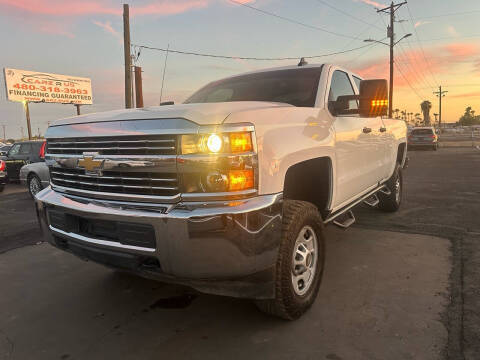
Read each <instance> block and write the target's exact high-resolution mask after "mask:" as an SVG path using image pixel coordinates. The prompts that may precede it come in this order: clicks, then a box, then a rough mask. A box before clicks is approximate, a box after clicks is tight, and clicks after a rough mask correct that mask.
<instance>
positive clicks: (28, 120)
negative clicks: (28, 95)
mask: <svg viewBox="0 0 480 360" xmlns="http://www.w3.org/2000/svg"><path fill="white" fill-rule="evenodd" d="M24 107H25V117H26V118H27V130H28V140H32V126H31V125H30V109H29V108H28V101H25V102H24ZM22 129H23V128H22ZM22 138H23V130H22Z"/></svg>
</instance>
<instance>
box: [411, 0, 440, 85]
mask: <svg viewBox="0 0 480 360" xmlns="http://www.w3.org/2000/svg"><path fill="white" fill-rule="evenodd" d="M406 7H407V11H408V15H409V17H410V22H411V24H412V26H413V31H414V32H415V36H416V37H417V40H418V44H419V45H420V50H421V51H422V55H423V58H424V60H425V63H426V64H427V70H428V72H429V73H430V75H432V79H433V82H434V83H435V84H438V81H437V79H436V78H435V75H433V73H432V70H430V67H431V64H430V63H429V62H428V60H427V57H426V55H425V51H424V50H423V46H422V41H421V40H420V36H418V32H417V28H416V27H415V24H414V22H413V20H412V18H413V16H412V12H411V11H410V6H408V3H407V6H406Z"/></svg>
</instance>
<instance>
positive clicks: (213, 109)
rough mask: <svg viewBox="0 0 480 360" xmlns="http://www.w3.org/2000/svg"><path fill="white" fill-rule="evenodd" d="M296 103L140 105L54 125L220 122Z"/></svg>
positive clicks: (203, 123)
mask: <svg viewBox="0 0 480 360" xmlns="http://www.w3.org/2000/svg"><path fill="white" fill-rule="evenodd" d="M290 106H292V105H289V104H283V103H273V102H261V101H237V102H222V103H203V104H180V105H166V106H153V107H147V108H140V109H122V110H115V111H106V112H101V113H93V114H87V115H80V116H75V117H70V118H66V119H61V120H58V121H56V122H55V123H53V124H52V126H59V125H70V124H84V123H94V122H104V121H122V120H148V119H174V118H183V119H187V120H190V121H193V122H195V123H197V124H199V125H218V124H221V123H223V122H224V121H225V119H226V118H227V117H228V116H229V115H230V114H232V113H237V112H241V111H246V110H255V109H265V108H274V107H290Z"/></svg>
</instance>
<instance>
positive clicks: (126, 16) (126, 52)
mask: <svg viewBox="0 0 480 360" xmlns="http://www.w3.org/2000/svg"><path fill="white" fill-rule="evenodd" d="M123 56H124V58H125V108H126V109H131V108H132V69H131V66H132V60H131V58H130V11H129V8H128V4H123Z"/></svg>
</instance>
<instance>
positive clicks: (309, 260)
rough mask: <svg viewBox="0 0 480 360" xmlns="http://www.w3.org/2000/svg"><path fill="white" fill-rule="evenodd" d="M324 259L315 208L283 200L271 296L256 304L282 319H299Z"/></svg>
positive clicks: (317, 283)
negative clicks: (273, 287) (273, 293)
mask: <svg viewBox="0 0 480 360" xmlns="http://www.w3.org/2000/svg"><path fill="white" fill-rule="evenodd" d="M324 262H325V240H324V237H323V222H322V218H321V216H320V214H319V212H318V209H317V208H316V207H315V206H314V205H313V204H311V203H308V202H305V201H296V200H285V202H284V204H283V225H282V235H281V243H280V247H279V251H278V258H277V264H276V279H275V299H271V300H259V301H257V302H256V304H257V307H258V308H259V309H260V310H261V311H263V312H266V313H268V314H270V315H274V316H277V317H280V318H283V319H286V320H294V319H297V318H299V317H300V316H301V315H302V314H303V313H305V312H306V311H307V310H308V309H309V308H310V306H311V305H312V304H313V302H314V301H315V299H316V297H317V293H318V289H319V287H320V282H321V279H322V275H323V267H324Z"/></svg>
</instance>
